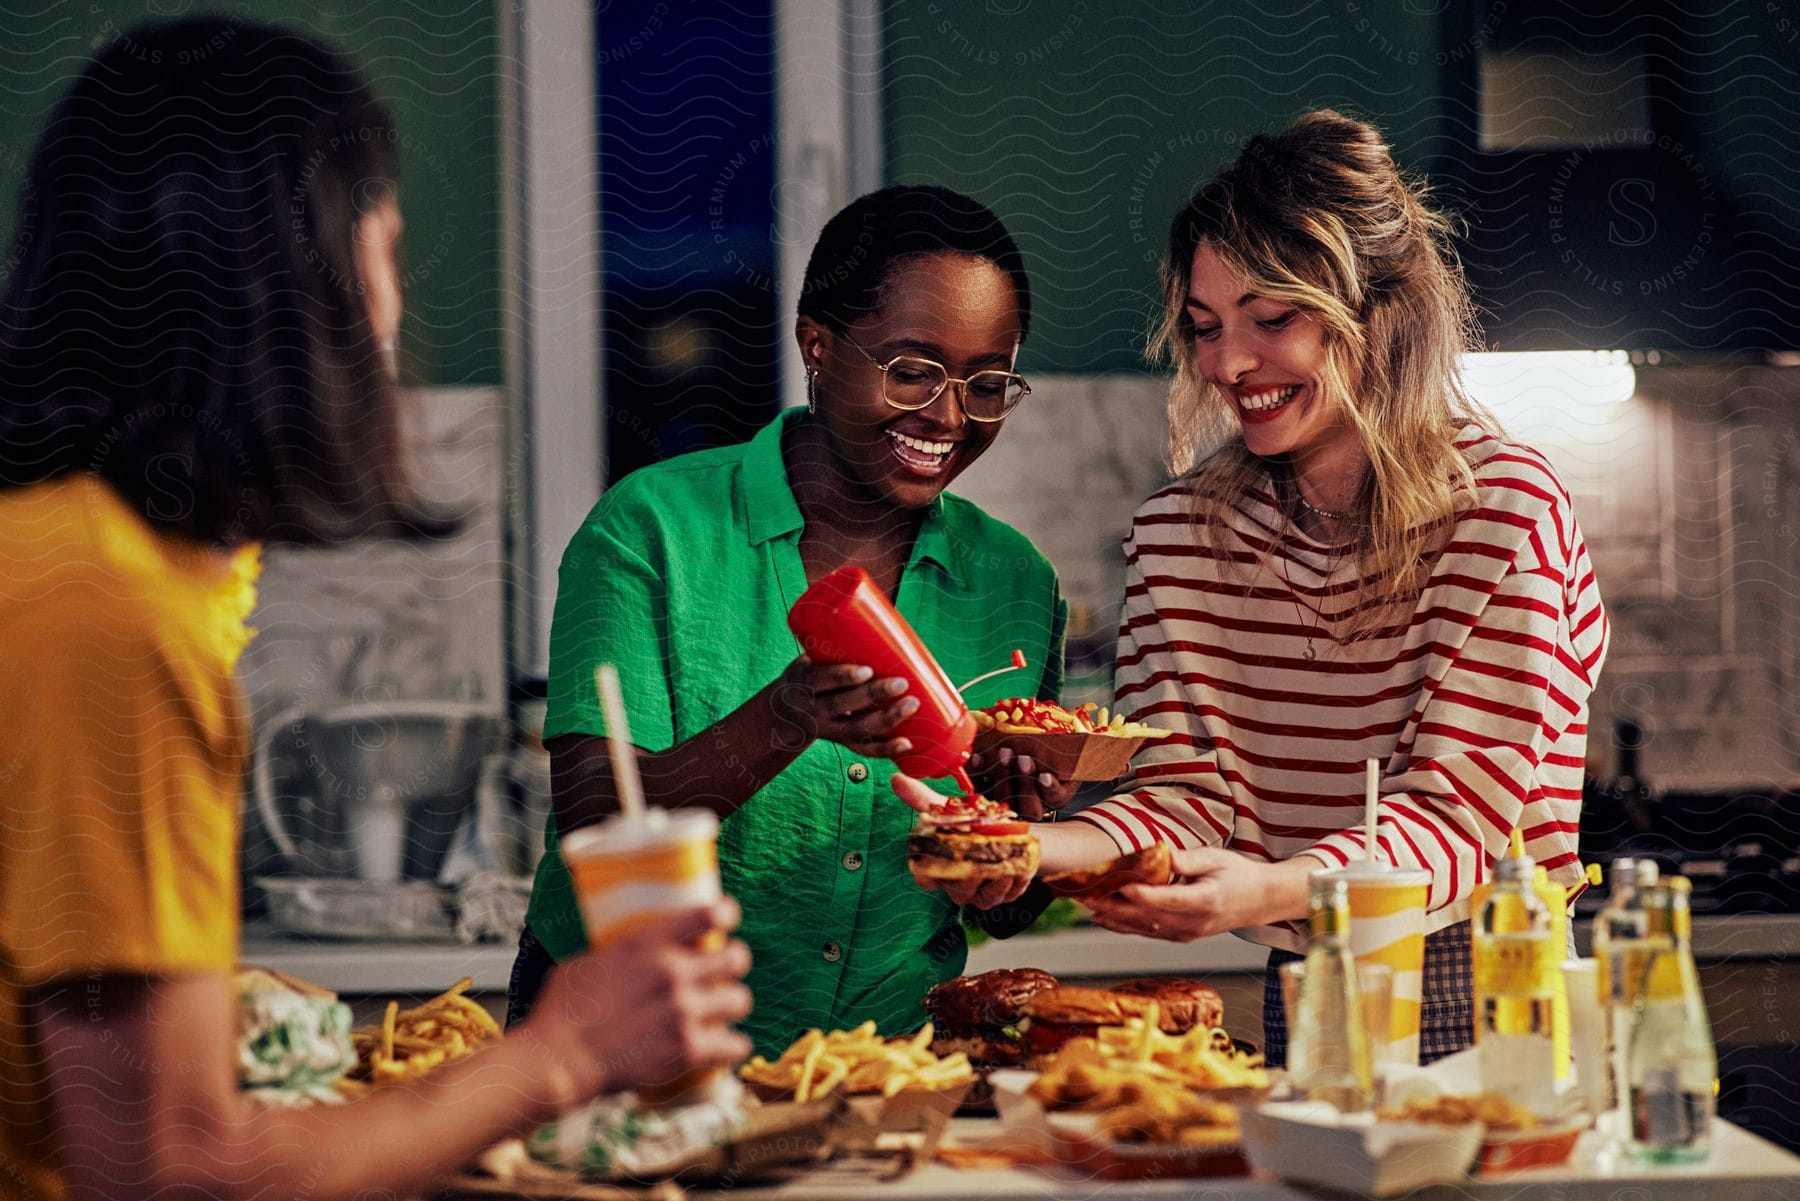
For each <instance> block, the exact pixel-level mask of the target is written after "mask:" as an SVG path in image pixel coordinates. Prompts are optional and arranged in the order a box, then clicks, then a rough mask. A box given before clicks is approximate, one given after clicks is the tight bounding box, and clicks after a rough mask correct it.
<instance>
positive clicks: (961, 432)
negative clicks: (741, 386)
mask: <svg viewBox="0 0 1800 1201" xmlns="http://www.w3.org/2000/svg"><path fill="white" fill-rule="evenodd" d="M881 296H882V302H881V307H880V308H879V309H877V310H876V311H875V312H873V313H871V314H869V315H868V316H866V317H862V318H859V319H858V320H856V321H854V322H852V323H851V324H850V326H849V328H848V329H847V330H846V331H845V334H844V335H839V334H836V333H833V332H832V331H831V330H830V329H828V328H827V327H825V326H823V325H820V324H818V323H817V322H814V321H812V320H811V319H810V318H802V319H801V320H800V322H799V335H800V351H801V358H802V360H803V361H804V362H805V364H806V366H807V367H809V368H816V369H817V370H818V372H819V375H818V381H817V394H818V401H819V404H818V419H819V422H820V424H821V425H822V426H823V427H824V429H825V432H826V435H827V436H828V437H829V439H830V442H831V445H832V448H833V449H834V450H835V451H836V452H837V454H838V457H839V458H840V459H841V460H842V461H843V462H844V463H845V464H846V466H847V467H848V468H849V470H850V474H851V476H852V478H853V479H855V480H856V482H858V483H860V484H861V485H862V486H863V487H864V488H865V489H867V490H868V491H869V492H871V493H873V494H874V495H876V496H879V497H882V498H883V499H886V500H888V501H889V502H891V503H893V504H895V505H897V506H900V507H901V508H907V509H919V508H923V507H925V506H926V505H929V504H930V503H931V502H932V501H933V500H935V499H936V498H937V496H938V494H939V493H940V492H942V491H943V490H944V489H945V488H946V487H948V486H949V484H950V481H951V480H954V479H955V478H956V477H957V476H958V475H960V474H962V472H963V471H964V470H965V469H966V468H967V467H968V466H969V464H971V463H973V462H974V461H975V460H976V459H978V458H980V457H981V454H982V452H983V451H985V450H987V448H988V447H989V446H990V445H992V444H993V441H994V438H995V437H996V436H997V435H998V434H999V432H1000V426H1001V425H1002V424H1003V422H999V421H970V420H969V418H968V415H967V414H966V413H965V412H964V411H963V397H962V389H961V387H960V386H958V385H956V384H951V385H948V386H947V387H945V389H944V391H943V392H942V393H941V394H940V395H939V396H938V398H937V399H936V400H934V401H932V402H931V404H929V405H927V406H926V407H925V408H923V409H916V410H913V411H911V412H905V411H902V410H900V409H896V408H893V407H892V406H890V405H889V404H888V403H887V401H885V400H884V399H883V398H882V397H883V392H882V386H883V383H884V375H883V373H882V371H881V370H880V369H879V368H878V367H876V366H875V365H874V363H871V362H870V361H869V360H870V359H874V360H875V362H876V363H887V362H888V361H890V360H891V359H893V358H894V357H895V356H896V355H909V356H912V357H915V358H921V359H930V360H932V361H933V362H936V363H941V364H942V365H943V367H944V369H945V370H946V371H947V372H949V374H950V376H951V378H953V379H966V378H968V377H969V376H970V375H973V374H974V373H975V372H977V371H990V370H998V371H1011V370H1012V368H1013V360H1014V358H1015V356H1016V355H1017V354H1018V349H1019V339H1020V331H1019V302H1018V297H1017V296H1016V295H1015V294H1014V291H1013V284H1012V279H1011V278H1010V277H1009V276H1008V275H1007V274H1006V272H1004V271H1002V270H1001V269H1000V268H999V267H997V266H995V265H994V264H993V263H991V262H989V261H988V260H987V259H984V258H979V257H976V256H974V255H965V254H953V253H945V254H932V255H925V256H921V257H918V258H909V259H903V260H901V261H899V262H897V263H895V264H894V266H893V267H892V269H891V270H890V271H889V272H888V276H887V279H886V280H885V281H884V282H883V286H882V289H881ZM859 346H860V347H861V348H862V349H863V350H864V351H866V352H867V354H868V357H864V355H863V354H861V353H859V352H858V350H857V347H859Z"/></svg>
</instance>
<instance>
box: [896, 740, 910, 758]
mask: <svg viewBox="0 0 1800 1201" xmlns="http://www.w3.org/2000/svg"><path fill="white" fill-rule="evenodd" d="M910 750H912V740H911V739H909V738H896V739H895V740H894V754H895V755H904V754H906V752H908V751H910Z"/></svg>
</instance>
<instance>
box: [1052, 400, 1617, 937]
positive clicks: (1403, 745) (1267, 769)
mask: <svg viewBox="0 0 1800 1201" xmlns="http://www.w3.org/2000/svg"><path fill="white" fill-rule="evenodd" d="M1458 445H1459V446H1460V447H1461V448H1462V449H1463V453H1464V454H1465V455H1466V456H1467V458H1468V460H1469V462H1470V465H1471V467H1472V468H1473V470H1474V475H1475V479H1476V482H1477V486H1478V489H1479V504H1478V505H1476V506H1475V507H1472V508H1471V509H1469V510H1468V511H1467V512H1466V513H1465V514H1464V515H1463V516H1462V517H1461V518H1460V519H1459V520H1458V521H1457V523H1456V526H1455V529H1454V531H1453V532H1452V535H1451V538H1450V540H1449V542H1448V543H1447V545H1446V546H1445V548H1444V550H1443V552H1442V553H1441V554H1440V555H1439V557H1438V560H1437V563H1436V565H1435V567H1434V568H1433V570H1432V572H1431V576H1430V578H1429V580H1428V582H1427V584H1426V587H1425V589H1424V592H1423V593H1422V594H1421V596H1420V598H1419V600H1418V603H1417V605H1416V607H1415V608H1414V609H1413V611H1412V612H1411V614H1410V615H1407V614H1399V615H1396V617H1395V618H1394V619H1393V620H1392V621H1390V622H1389V623H1388V624H1387V625H1386V626H1385V627H1384V628H1383V629H1381V630H1380V631H1378V632H1377V633H1376V634H1375V635H1374V636H1372V637H1368V638H1365V639H1361V640H1358V641H1356V642H1353V643H1350V644H1348V645H1339V644H1338V643H1336V642H1335V641H1334V640H1333V639H1332V638H1331V636H1330V634H1329V633H1325V632H1322V631H1321V630H1320V622H1319V618H1318V616H1317V614H1318V613H1319V612H1320V611H1321V610H1322V611H1324V612H1325V613H1328V614H1334V615H1341V614H1344V613H1347V612H1348V611H1350V610H1351V609H1352V608H1353V607H1354V605H1355V603H1356V593H1357V582H1358V578H1357V575H1356V570H1355V564H1354V556H1352V555H1347V554H1346V555H1342V556H1337V557H1334V556H1333V554H1332V552H1331V549H1330V548H1329V547H1326V546H1323V545H1321V544H1319V543H1316V542H1314V541H1312V540H1311V539H1309V538H1307V537H1306V536H1305V535H1304V534H1301V533H1299V532H1298V531H1297V530H1295V528H1294V526H1293V524H1292V523H1291V522H1289V521H1287V520H1286V519H1285V518H1284V517H1283V516H1282V515H1281V513H1280V511H1279V510H1278V509H1277V508H1276V505H1275V501H1274V498H1273V496H1272V495H1271V494H1270V493H1269V492H1267V491H1263V490H1258V491H1257V492H1255V493H1254V494H1251V495H1248V496H1246V497H1245V498H1244V499H1243V500H1242V501H1241V502H1240V503H1239V504H1238V505H1237V506H1236V507H1235V508H1234V509H1233V510H1232V511H1231V512H1230V514H1229V519H1228V522H1227V524H1228V529H1227V530H1226V531H1225V532H1224V535H1223V537H1221V538H1219V539H1217V540H1216V545H1215V546H1212V547H1209V546H1206V545H1203V544H1202V543H1201V542H1200V541H1199V539H1198V538H1197V537H1196V530H1195V529H1194V528H1193V519H1192V515H1191V508H1190V500H1189V488H1188V485H1187V484H1186V482H1184V481H1177V482H1176V483H1174V484H1172V485H1170V486H1169V487H1167V488H1165V489H1163V490H1162V491H1160V492H1158V493H1157V494H1156V495H1154V496H1152V497H1151V498H1150V499H1149V500H1148V501H1146V502H1145V503H1144V505H1143V507H1142V508H1140V509H1139V510H1138V513H1137V516H1136V519H1135V520H1134V522H1133V524H1132V531H1131V536H1130V537H1129V538H1128V539H1127V540H1126V544H1125V551H1126V564H1127V566H1126V571H1127V581H1126V587H1125V607H1124V614H1123V617H1122V620H1121V625H1120V631H1119V654H1118V663H1117V667H1116V669H1115V675H1114V696H1115V698H1116V704H1117V707H1118V708H1119V709H1120V710H1121V711H1123V712H1124V713H1126V714H1127V715H1128V716H1129V717H1131V718H1132V719H1133V720H1137V721H1145V722H1148V723H1149V724H1151V725H1156V726H1162V727H1164V728H1167V729H1172V730H1175V731H1176V733H1175V734H1172V735H1171V736H1169V737H1167V738H1163V739H1160V740H1158V741H1156V742H1151V743H1147V744H1145V747H1144V749H1143V750H1142V751H1140V752H1139V754H1138V755H1137V757H1136V758H1135V759H1134V760H1133V761H1132V775H1131V777H1130V778H1129V779H1128V780H1127V781H1126V782H1125V784H1124V786H1123V791H1122V793H1121V794H1120V795H1117V796H1114V797H1112V798H1110V799H1109V800H1106V801H1104V802H1102V803H1100V804H1099V805H1096V806H1094V807H1093V808H1090V809H1088V810H1087V811H1085V812H1084V813H1082V814H1081V815H1080V816H1079V818H1078V819H1077V820H1082V821H1088V822H1091V823H1093V824H1094V825H1096V826H1098V827H1100V828H1101V829H1102V830H1105V831H1106V832H1107V833H1108V834H1110V835H1111V836H1112V837H1113V839H1114V840H1115V841H1116V842H1117V843H1118V844H1119V846H1120V847H1121V849H1124V850H1130V849H1135V848H1137V847H1139V846H1142V845H1145V844H1147V843H1149V842H1150V841H1153V840H1161V841H1163V842H1167V843H1169V844H1171V845H1173V846H1177V847H1195V846H1226V847H1230V848H1231V849H1233V850H1237V851H1241V852H1243V853H1244V854H1246V855H1250V856H1253V857H1255V858H1258V859H1263V860H1282V859H1288V858H1291V857H1293V856H1295V855H1301V854H1305V855H1311V856H1314V857H1316V858H1318V859H1320V860H1321V861H1323V862H1324V863H1326V864H1328V865H1332V866H1337V865H1341V864H1342V863H1344V862H1346V861H1347V860H1349V859H1351V858H1355V857H1360V856H1361V855H1362V853H1363V835H1362V829H1361V826H1362V815H1363V776H1364V771H1363V761H1364V759H1365V758H1367V757H1370V756H1373V757H1375V758H1376V759H1378V760H1379V761H1380V763H1381V764H1382V773H1381V799H1380V810H1381V837H1380V849H1381V852H1382V857H1383V858H1384V859H1385V860H1387V861H1388V862H1390V863H1395V864H1398V865H1400V866H1403V867H1414V866H1416V867H1423V868H1425V869H1426V870H1428V871H1429V872H1431V875H1432V883H1431V893H1430V911H1431V912H1430V914H1429V916H1428V918H1427V921H1426V929H1427V931H1432V930H1438V929H1442V928H1443V927H1445V926H1448V925H1450V924H1452V923H1454V922H1457V921H1461V920H1463V919H1465V918H1467V917H1468V916H1469V894H1470V891H1471V889H1472V888H1473V887H1474V885H1475V884H1476V883H1477V882H1478V881H1481V880H1484V879H1486V878H1487V875H1488V871H1489V867H1490V865H1491V863H1492V860H1493V859H1494V858H1495V857H1497V856H1499V855H1501V854H1503V853H1504V852H1505V850H1506V845H1507V841H1508V839H1509V837H1510V836H1511V832H1512V830H1513V828H1514V827H1515V826H1518V827H1521V828H1522V829H1523V832H1524V835H1525V844H1526V848H1527V851H1528V853H1529V854H1531V855H1532V856H1533V857H1534V858H1536V859H1537V861H1538V862H1539V863H1541V864H1543V865H1544V866H1545V867H1546V868H1548V869H1549V872H1550V875H1551V877H1552V878H1553V879H1556V880H1558V881H1561V882H1562V883H1564V884H1566V885H1569V886H1570V887H1571V888H1573V887H1575V886H1578V885H1579V884H1580V883H1581V882H1582V879H1583V877H1582V870H1581V865H1580V863H1579V861H1578V859H1577V856H1576V842H1577V837H1578V832H1579V823H1580V816H1581V781H1582V768H1583V762H1584V759H1585V752H1586V746H1587V715H1588V697H1589V695H1590V694H1591V693H1592V691H1593V687H1594V680H1595V678H1596V677H1597V676H1598V674H1599V670H1600V664H1601V661H1602V660H1603V659H1604V658H1605V655H1606V642H1607V622H1606V614H1605V611H1604V609H1603V608H1602V607H1601V604H1600V592H1599V589H1598V587H1597V586H1596V584H1595V582H1594V570H1593V565H1592V564H1591V563H1590V562H1589V560H1588V554H1587V547H1586V546H1585V545H1584V543H1583V542H1582V539H1581V531H1580V530H1579V529H1578V528H1577V527H1576V524H1575V514H1574V511H1573V509H1572V507H1571V505H1570V501H1569V495H1568V491H1567V489H1566V488H1565V487H1564V486H1563V483H1562V481H1561V479H1559V478H1558V477H1557V474H1556V472H1555V471H1554V470H1553V469H1552V468H1551V467H1550V465H1549V463H1547V462H1546V461H1545V460H1544V457H1543V456H1542V455H1540V454H1538V453H1537V452H1536V451H1534V450H1532V449H1530V448H1529V447H1526V446H1521V445H1518V444H1517V443H1512V442H1507V441H1504V440H1502V439H1500V438H1497V437H1494V436H1492V435H1490V434H1487V433H1485V432H1483V431H1480V430H1477V429H1474V428H1472V427H1471V428H1468V429H1466V430H1465V431H1464V436H1463V439H1462V440H1461V441H1459V443H1458ZM1226 559H1228V560H1230V562H1226V561H1223V560H1226ZM1328 628H1329V627H1328ZM1309 635H1310V637H1311V643H1312V646H1313V647H1314V648H1315V650H1316V652H1317V658H1315V659H1312V660H1309V659H1308V658H1307V656H1306V648H1307V643H1308V636H1309ZM1239 933H1240V934H1242V935H1243V936H1244V937H1246V938H1248V939H1250V940H1251V941H1253V942H1259V943H1264V944H1266V945H1269V946H1279V947H1285V948H1288V949H1290V950H1300V949H1303V945H1304V936H1303V935H1302V933H1301V932H1300V929H1299V927H1298V926H1297V925H1290V924H1286V923H1283V924H1279V925H1271V926H1259V927H1255V928H1252V929H1248V930H1243V931H1239Z"/></svg>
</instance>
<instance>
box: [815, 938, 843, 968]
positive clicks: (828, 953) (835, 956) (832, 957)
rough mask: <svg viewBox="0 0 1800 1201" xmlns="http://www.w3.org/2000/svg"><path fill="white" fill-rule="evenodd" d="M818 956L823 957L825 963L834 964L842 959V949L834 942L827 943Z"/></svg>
mask: <svg viewBox="0 0 1800 1201" xmlns="http://www.w3.org/2000/svg"><path fill="white" fill-rule="evenodd" d="M819 954H821V955H823V956H824V957H825V962H826V963H836V962H837V961H838V960H840V959H842V958H843V957H844V948H842V947H840V946H838V945H837V943H835V942H828V943H826V944H825V949H824V950H822V951H820V952H819Z"/></svg>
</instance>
